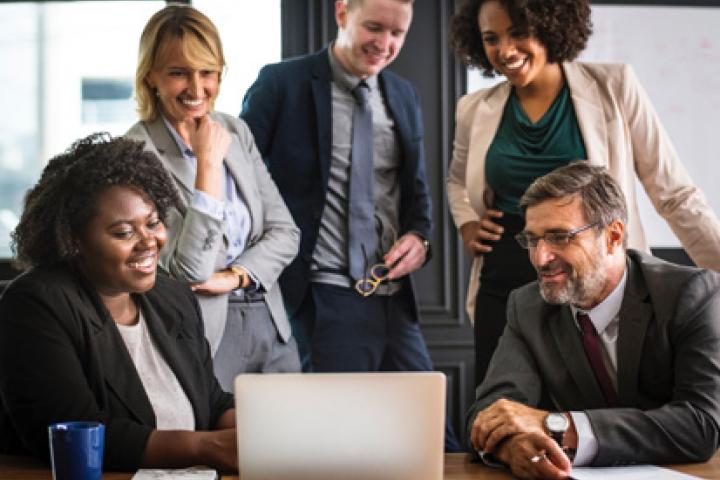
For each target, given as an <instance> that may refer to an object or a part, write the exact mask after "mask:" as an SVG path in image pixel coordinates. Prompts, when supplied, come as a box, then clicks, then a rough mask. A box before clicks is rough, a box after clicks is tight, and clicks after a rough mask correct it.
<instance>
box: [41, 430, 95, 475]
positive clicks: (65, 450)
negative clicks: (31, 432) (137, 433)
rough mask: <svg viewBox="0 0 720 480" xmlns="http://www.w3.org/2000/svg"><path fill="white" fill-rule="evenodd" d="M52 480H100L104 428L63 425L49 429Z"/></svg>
mask: <svg viewBox="0 0 720 480" xmlns="http://www.w3.org/2000/svg"><path fill="white" fill-rule="evenodd" d="M48 432H49V435H50V459H51V461H52V472H53V480H101V479H102V464H103V450H104V447H105V425H103V424H102V423H99V422H62V423H53V424H52V425H50V426H49V427H48Z"/></svg>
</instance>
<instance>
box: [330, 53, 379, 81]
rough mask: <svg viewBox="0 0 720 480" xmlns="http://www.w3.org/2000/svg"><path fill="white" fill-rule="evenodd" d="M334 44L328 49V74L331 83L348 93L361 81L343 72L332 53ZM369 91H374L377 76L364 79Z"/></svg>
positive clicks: (345, 71) (343, 69)
mask: <svg viewBox="0 0 720 480" xmlns="http://www.w3.org/2000/svg"><path fill="white" fill-rule="evenodd" d="M333 45H334V42H333V43H331V44H330V47H328V59H329V60H330V74H331V77H332V81H333V82H335V83H336V84H338V85H339V86H341V87H343V88H346V89H347V90H348V91H352V90H353V89H354V88H355V87H357V86H358V84H359V83H360V82H361V81H362V80H361V79H360V78H359V77H356V76H355V75H353V74H352V73H350V72H348V71H347V70H345V68H344V67H343V66H342V64H341V63H340V61H339V60H338V59H337V58H336V57H335V54H334V53H333ZM365 83H367V85H368V87H370V91H372V90H375V88H377V84H378V77H377V75H371V76H369V77H368V78H366V79H365Z"/></svg>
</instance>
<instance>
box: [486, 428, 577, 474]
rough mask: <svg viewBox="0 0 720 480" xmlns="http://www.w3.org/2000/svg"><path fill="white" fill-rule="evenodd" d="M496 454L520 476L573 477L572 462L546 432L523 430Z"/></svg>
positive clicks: (504, 444) (505, 443)
mask: <svg viewBox="0 0 720 480" xmlns="http://www.w3.org/2000/svg"><path fill="white" fill-rule="evenodd" d="M495 457H496V458H497V459H498V460H500V461H501V462H503V463H504V464H506V465H508V466H509V467H510V470H512V473H513V475H515V476H516V477H518V478H541V479H549V480H560V479H563V478H567V477H568V476H570V473H571V472H572V464H571V462H570V459H569V458H568V457H567V455H565V452H563V451H562V449H561V448H560V446H559V445H558V444H557V443H556V442H555V440H553V439H552V438H550V437H549V436H547V435H545V434H544V433H540V432H530V433H520V434H517V435H514V436H513V437H511V438H509V439H508V440H507V441H506V442H504V443H503V444H502V445H501V446H500V448H499V449H498V452H497V454H496V455H495Z"/></svg>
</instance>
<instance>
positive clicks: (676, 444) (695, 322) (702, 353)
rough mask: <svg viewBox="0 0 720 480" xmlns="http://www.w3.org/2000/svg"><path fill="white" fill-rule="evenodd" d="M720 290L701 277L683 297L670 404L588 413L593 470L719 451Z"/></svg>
mask: <svg viewBox="0 0 720 480" xmlns="http://www.w3.org/2000/svg"><path fill="white" fill-rule="evenodd" d="M719 286H720V285H719V282H718V277H717V276H716V275H714V274H713V273H712V272H708V271H700V272H698V273H696V274H695V275H694V276H693V277H691V278H690V280H689V281H688V282H687V283H686V285H685V286H684V287H683V289H682V292H681V293H680V294H679V295H678V298H679V299H680V303H679V304H678V306H677V308H676V311H675V315H674V318H673V325H672V327H671V330H670V343H671V345H673V350H672V355H673V357H674V358H673V362H672V365H673V366H674V372H673V375H674V389H673V394H672V399H671V400H670V401H669V402H667V403H665V404H664V405H662V406H660V407H659V408H654V409H650V410H640V409H635V408H616V409H599V410H588V411H586V413H587V415H588V417H589V419H590V424H591V425H592V428H593V432H594V433H595V436H596V438H597V441H598V454H597V456H596V457H595V459H594V461H593V462H592V464H593V465H594V466H606V465H618V464H628V463H656V464H657V463H660V464H669V463H687V462H704V461H706V460H707V459H709V458H710V457H711V456H712V455H713V454H714V453H715V451H716V450H717V449H718V447H719V446H720V323H719V322H718V318H720V289H719ZM620 361H622V360H621V359H620Z"/></svg>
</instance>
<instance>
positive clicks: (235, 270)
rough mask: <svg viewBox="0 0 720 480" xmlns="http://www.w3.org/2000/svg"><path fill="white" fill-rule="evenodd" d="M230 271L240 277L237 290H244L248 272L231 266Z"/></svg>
mask: <svg viewBox="0 0 720 480" xmlns="http://www.w3.org/2000/svg"><path fill="white" fill-rule="evenodd" d="M230 270H231V271H232V272H233V273H234V274H235V275H237V276H238V277H239V283H238V287H237V288H239V289H241V288H243V284H245V278H246V277H247V276H248V274H247V272H246V271H245V270H244V269H242V268H240V267H236V266H235V265H233V266H231V267H230Z"/></svg>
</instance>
